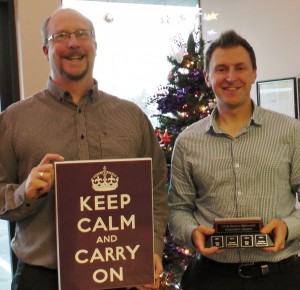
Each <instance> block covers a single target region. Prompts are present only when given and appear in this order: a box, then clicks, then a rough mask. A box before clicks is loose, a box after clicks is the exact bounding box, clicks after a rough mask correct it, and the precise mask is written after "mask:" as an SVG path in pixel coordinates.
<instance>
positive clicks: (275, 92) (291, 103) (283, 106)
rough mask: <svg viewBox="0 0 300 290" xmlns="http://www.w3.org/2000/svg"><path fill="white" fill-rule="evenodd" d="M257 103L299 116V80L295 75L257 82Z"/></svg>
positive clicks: (295, 116)
mask: <svg viewBox="0 0 300 290" xmlns="http://www.w3.org/2000/svg"><path fill="white" fill-rule="evenodd" d="M256 89H257V105H258V106H261V107H263V108H266V109H269V110H272V111H275V112H279V113H283V114H285V115H288V116H291V117H294V118H298V115H299V112H298V106H299V104H298V103H299V102H298V97H297V82H296V78H295V77H290V78H283V79H273V80H266V81H258V82H256Z"/></svg>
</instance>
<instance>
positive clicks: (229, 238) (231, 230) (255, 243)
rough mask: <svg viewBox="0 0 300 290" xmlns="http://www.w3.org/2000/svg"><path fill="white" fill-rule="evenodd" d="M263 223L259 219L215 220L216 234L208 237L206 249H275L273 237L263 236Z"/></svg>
mask: <svg viewBox="0 0 300 290" xmlns="http://www.w3.org/2000/svg"><path fill="white" fill-rule="evenodd" d="M262 227H263V221H262V219H261V218H259V217H253V218H230V219H215V221H214V229H215V230H216V231H215V234H213V235H211V236H208V237H207V240H206V244H205V246H206V247H208V248H209V247H218V248H259V247H260V248H262V247H273V246H274V242H273V237H272V235H270V234H261V233H260V229H261V228H262Z"/></svg>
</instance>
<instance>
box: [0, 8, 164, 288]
mask: <svg viewBox="0 0 300 290" xmlns="http://www.w3.org/2000/svg"><path fill="white" fill-rule="evenodd" d="M42 36H43V42H44V44H43V52H44V55H45V57H46V58H47V60H48V61H49V65H50V77H49V80H48V82H47V87H46V88H45V89H44V90H43V91H41V92H38V93H36V94H34V95H33V96H32V97H30V98H27V99H26V100H23V101H20V102H17V103H15V104H13V105H12V106H10V107H9V108H7V109H6V110H5V111H4V112H3V113H2V114H1V115H0V218H2V219H5V220H8V221H15V222H16V233H15V237H14V238H13V240H12V243H11V245H12V249H13V251H14V252H15V254H16V256H17V257H18V259H19V263H18V268H17V271H16V273H15V275H14V278H13V282H12V289H14V290H16V289H22V290H44V289H45V290H46V289H49V290H56V289H58V277H57V258H56V251H57V249H56V233H55V209H54V206H55V204H54V188H53V184H54V168H53V162H54V161H62V160H88V159H116V158H117V159H118V158H138V157H151V158H152V164H153V211H154V235H155V241H154V247H155V254H154V259H155V261H154V264H155V274H156V280H155V281H156V283H155V285H144V286H139V289H147V288H150V289H151V288H153V289H154V288H158V287H159V274H160V273H161V272H162V263H161V254H162V250H163V236H164V233H165V229H166V221H167V216H168V207H167V195H166V192H165V182H166V164H165V160H164V155H163V153H162V151H161V149H160V146H159V144H158V142H157V139H156V136H155V134H154V130H153V128H152V126H151V123H150V122H149V120H148V118H147V117H146V115H145V114H144V113H143V112H142V111H141V110H140V109H139V108H138V107H137V106H136V105H134V104H133V103H131V102H128V101H126V100H121V99H119V98H117V97H114V96H111V95H109V94H106V93H104V92H103V91H100V90H98V83H97V81H96V80H95V79H94V78H93V67H94V61H95V57H96V50H97V42H96V40H95V32H94V27H93V24H92V22H91V21H90V20H89V19H87V18H86V17H84V16H83V15H82V14H80V13H79V12H77V11H75V10H73V9H59V10H57V11H55V12H54V13H53V14H52V15H51V17H49V18H48V19H47V20H46V21H45V23H44V26H43V28H42ZM68 210H69V209H66V211H68ZM70 214H71V213H70Z"/></svg>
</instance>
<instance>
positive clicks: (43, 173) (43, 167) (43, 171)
mask: <svg viewBox="0 0 300 290" xmlns="http://www.w3.org/2000/svg"><path fill="white" fill-rule="evenodd" d="M63 160H64V157H62V156H61V155H59V154H50V153H48V154H46V155H45V157H44V158H43V160H42V161H41V162H40V164H39V165H38V166H37V167H34V168H32V170H31V172H30V174H29V175H28V178H27V180H26V183H25V195H26V197H27V198H30V199H38V198H40V197H42V196H43V195H45V194H46V193H47V192H49V190H50V188H51V186H52V185H53V183H54V166H53V161H63Z"/></svg>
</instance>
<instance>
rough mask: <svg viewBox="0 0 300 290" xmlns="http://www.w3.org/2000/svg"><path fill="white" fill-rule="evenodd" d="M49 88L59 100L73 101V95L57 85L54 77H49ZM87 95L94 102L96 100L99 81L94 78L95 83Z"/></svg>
mask: <svg viewBox="0 0 300 290" xmlns="http://www.w3.org/2000/svg"><path fill="white" fill-rule="evenodd" d="M46 88H47V90H48V91H49V92H50V93H51V94H52V95H53V96H54V97H55V98H56V99H57V100H58V101H59V102H63V101H67V102H70V101H71V95H70V93H69V92H68V91H67V90H63V89H62V88H60V87H59V86H57V85H56V84H55V83H54V82H53V81H52V79H51V78H50V77H49V79H48V81H47V86H46ZM86 96H88V97H89V98H90V99H91V101H92V102H94V101H95V99H96V97H97V96H98V82H97V81H96V80H95V79H94V85H93V86H92V87H91V88H90V89H89V90H88V92H87V94H86Z"/></svg>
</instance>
